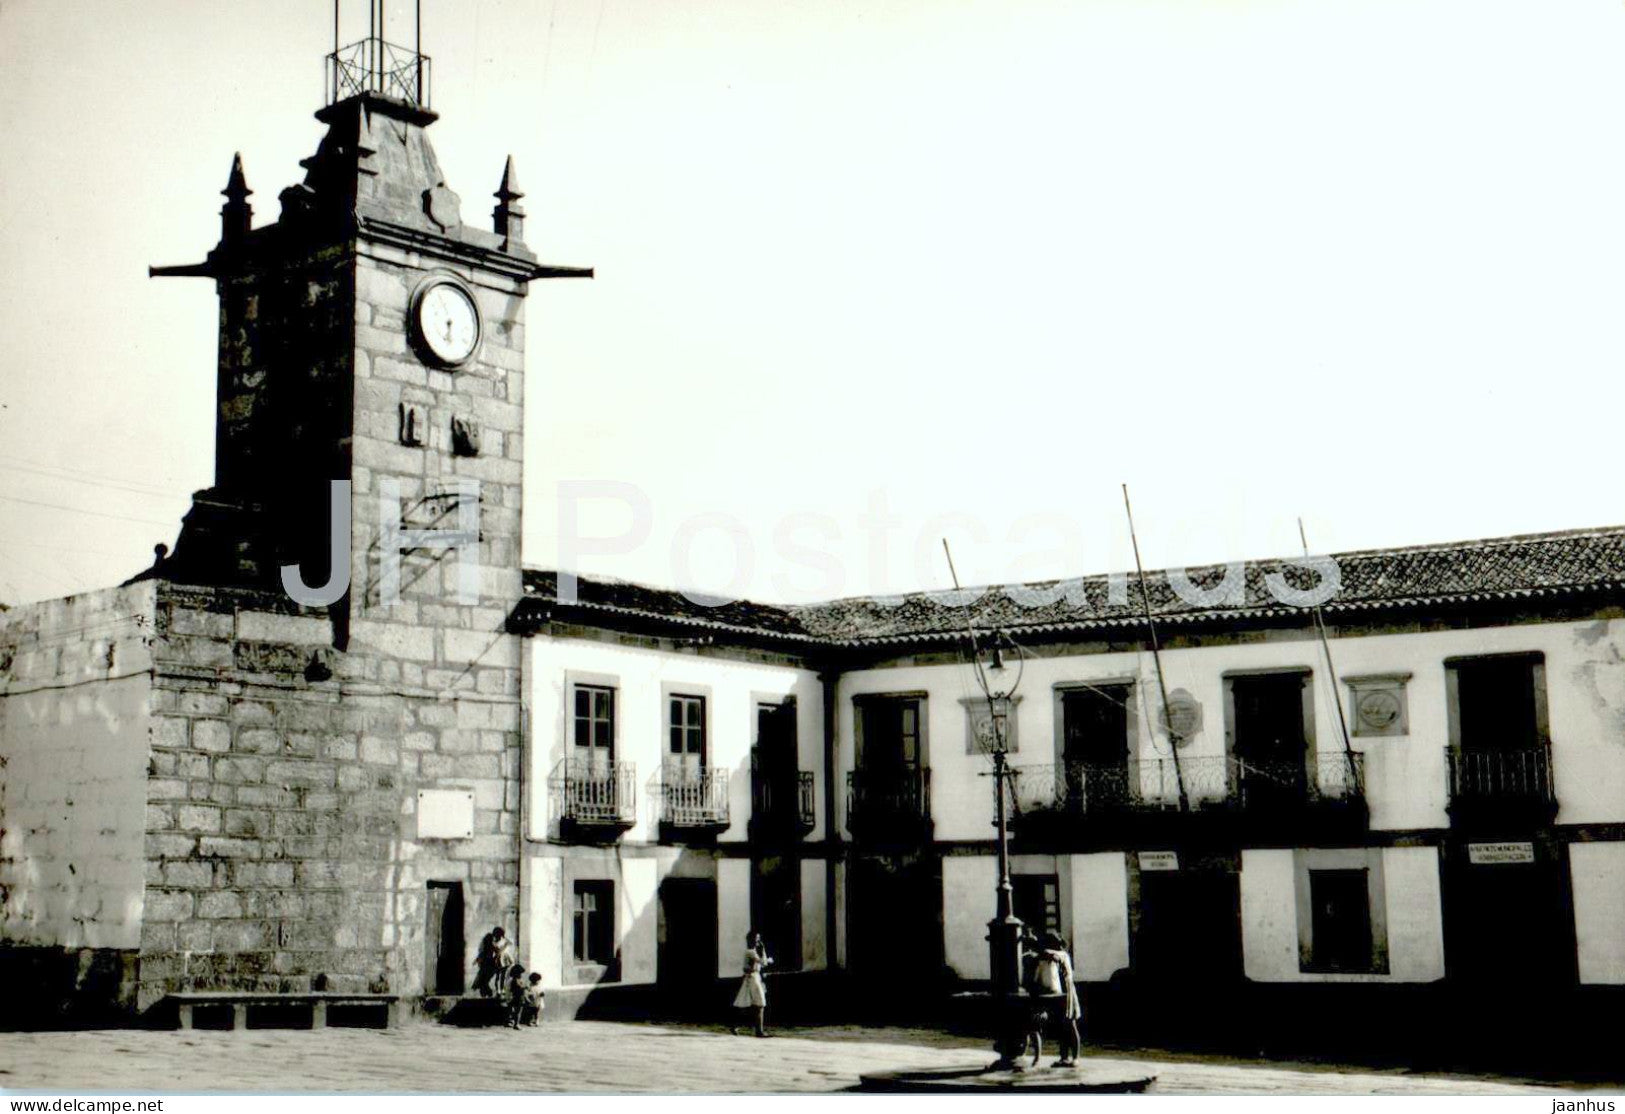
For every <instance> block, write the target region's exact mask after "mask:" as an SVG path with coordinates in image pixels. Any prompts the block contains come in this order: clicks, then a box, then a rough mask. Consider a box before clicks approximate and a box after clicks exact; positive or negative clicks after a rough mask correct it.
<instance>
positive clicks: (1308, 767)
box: [1011, 751, 1368, 846]
mask: <svg viewBox="0 0 1625 1114" xmlns="http://www.w3.org/2000/svg"><path fill="white" fill-rule="evenodd" d="M1015 772H1016V774H1017V777H1016V780H1015V788H1014V793H1013V797H1012V800H1011V805H1012V817H1013V821H1012V822H1013V825H1014V827H1015V830H1016V833H1017V835H1018V837H1019V838H1021V839H1022V840H1024V841H1033V842H1037V843H1052V844H1068V845H1071V844H1080V845H1120V846H1128V845H1134V844H1137V843H1141V844H1143V843H1148V842H1155V841H1162V840H1178V839H1184V838H1198V839H1199V838H1200V836H1199V833H1202V832H1206V833H1208V834H1209V836H1211V837H1212V838H1215V839H1223V840H1238V839H1247V840H1252V841H1259V842H1265V843H1268V842H1280V841H1283V840H1285V841H1287V842H1292V841H1294V840H1297V839H1302V838H1309V837H1312V836H1317V835H1336V834H1339V833H1341V834H1350V833H1352V832H1356V831H1363V830H1364V828H1365V826H1366V823H1367V819H1368V814H1367V810H1366V804H1365V758H1364V755H1360V754H1353V755H1350V754H1346V753H1344V752H1342V751H1334V752H1331V753H1328V754H1315V755H1310V756H1308V757H1307V758H1306V759H1305V760H1304V761H1303V762H1293V763H1279V764H1273V763H1259V762H1252V761H1246V760H1242V759H1237V758H1234V757H1221V756H1217V755H1214V756H1204V757H1193V758H1182V759H1180V760H1179V761H1178V763H1177V765H1176V763H1175V761H1174V759H1172V758H1154V759H1145V760H1137V761H1130V762H1120V763H1089V762H1066V763H1061V764H1059V765H1051V766H1022V767H1018V768H1017V769H1016V771H1015ZM1182 785H1183V788H1184V791H1185V799H1186V801H1187V803H1188V806H1189V807H1188V809H1186V810H1181V808H1180V788H1181V786H1182Z"/></svg>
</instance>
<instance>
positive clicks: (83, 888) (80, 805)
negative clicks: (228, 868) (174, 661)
mask: <svg viewBox="0 0 1625 1114" xmlns="http://www.w3.org/2000/svg"><path fill="white" fill-rule="evenodd" d="M153 599H154V591H153V586H152V585H150V584H146V585H135V586H132V587H127V588H111V589H106V590H104V591H99V592H90V593H86V594H83V595H79V596H71V597H68V598H66V599H59V600H49V601H46V602H42V603H37V604H30V605H27V606H25V607H19V608H14V609H12V610H11V611H8V612H6V613H5V614H4V615H3V616H0V979H3V980H4V983H5V985H6V987H7V993H6V995H5V1000H4V1001H3V1002H0V1015H4V1014H11V1013H13V1012H15V1014H16V1017H17V1020H18V1021H19V1022H20V1023H23V1024H30V1025H38V1024H51V1023H53V1019H62V1018H63V1017H65V1016H69V1015H75V1014H76V1015H77V1017H78V1018H79V1020H81V1021H85V1020H92V1019H93V1015H94V1011H97V1010H102V1009H106V1008H108V1007H128V1006H129V1005H130V1004H132V1003H133V997H134V974H133V973H134V960H135V954H136V948H137V946H138V945H139V943H140V937H141V909H142V900H143V874H142V871H143V864H142V851H141V842H142V830H143V810H144V807H145V804H146V780H147V744H148V732H149V730H150V726H151V717H150V696H151V688H152V675H151V667H152V661H151V655H150V653H149V649H148V641H149V639H150V638H151V636H152V630H153ZM87 1011H90V1012H87Z"/></svg>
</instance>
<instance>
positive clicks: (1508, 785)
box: [1448, 747, 1557, 805]
mask: <svg viewBox="0 0 1625 1114" xmlns="http://www.w3.org/2000/svg"><path fill="white" fill-rule="evenodd" d="M1448 757H1449V761H1450V797H1451V800H1452V802H1453V803H1456V804H1483V805H1517V804H1524V805H1552V804H1556V802H1557V793H1556V790H1555V789H1554V787H1553V784H1552V753H1551V750H1550V748H1548V747H1536V748H1533V749H1529V750H1461V749H1458V748H1452V749H1451V750H1450V751H1449V752H1448Z"/></svg>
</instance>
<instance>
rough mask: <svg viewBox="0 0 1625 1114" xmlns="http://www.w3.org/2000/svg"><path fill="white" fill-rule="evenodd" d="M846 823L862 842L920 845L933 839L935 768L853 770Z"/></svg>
mask: <svg viewBox="0 0 1625 1114" xmlns="http://www.w3.org/2000/svg"><path fill="white" fill-rule="evenodd" d="M846 826H847V830H848V831H850V832H851V833H852V838H853V839H854V840H856V841H857V842H859V843H866V844H871V845H894V846H918V845H919V844H922V843H928V842H930V839H931V771H930V770H927V769H903V770H852V771H849V772H848V773H847V775H846Z"/></svg>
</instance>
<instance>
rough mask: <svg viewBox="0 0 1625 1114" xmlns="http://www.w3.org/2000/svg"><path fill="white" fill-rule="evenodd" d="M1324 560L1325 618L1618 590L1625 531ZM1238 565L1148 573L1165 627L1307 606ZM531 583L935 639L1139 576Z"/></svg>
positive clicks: (887, 636) (1052, 614)
mask: <svg viewBox="0 0 1625 1114" xmlns="http://www.w3.org/2000/svg"><path fill="white" fill-rule="evenodd" d="M1330 560H1332V561H1334V562H1335V563H1336V568H1337V579H1338V586H1337V590H1336V592H1335V594H1333V595H1332V596H1331V598H1330V599H1329V600H1328V601H1326V602H1325V604H1324V610H1325V612H1326V614H1327V615H1328V617H1331V618H1333V619H1335V618H1336V617H1338V616H1343V617H1345V618H1346V617H1351V616H1353V615H1355V614H1358V613H1360V612H1375V611H1391V610H1414V609H1418V608H1426V607H1429V606H1447V605H1449V606H1456V605H1471V604H1475V603H1491V602H1505V601H1515V600H1518V599H1529V600H1535V599H1539V598H1556V597H1560V596H1568V595H1576V594H1583V593H1595V592H1619V591H1621V590H1622V589H1625V527H1620V526H1615V527H1606V528H1602V529H1596V530H1575V531H1568V532H1563V533H1555V534H1533V535H1526V536H1520V537H1510V538H1490V539H1486V540H1483V541H1472V542H1459V543H1452V544H1448V545H1429V546H1416V547H1412V548H1405V549H1384V550H1366V551H1360V552H1354V553H1341V554H1334V555H1332V557H1331V558H1330ZM1244 570H1245V575H1244V577H1243V586H1242V591H1241V593H1240V598H1239V600H1238V599H1236V598H1234V594H1233V593H1231V594H1230V596H1229V597H1228V598H1227V597H1226V596H1225V593H1223V592H1221V591H1219V587H1220V585H1221V584H1222V582H1223V577H1224V573H1225V568H1224V566H1206V567H1203V568H1192V569H1189V570H1186V572H1185V575H1186V576H1187V577H1188V579H1189V581H1190V583H1191V588H1188V589H1186V590H1185V591H1183V592H1180V591H1176V584H1175V582H1174V581H1172V580H1170V578H1169V574H1168V572H1167V571H1165V570H1158V571H1156V572H1147V573H1146V586H1147V595H1148V596H1149V598H1150V600H1151V613H1152V615H1153V616H1154V617H1155V618H1156V619H1157V621H1158V623H1159V625H1164V624H1166V625H1170V626H1183V625H1188V624H1204V625H1205V624H1215V623H1224V622H1227V621H1237V620H1256V619H1270V618H1277V617H1286V616H1293V615H1302V614H1304V613H1305V612H1306V610H1307V609H1306V608H1304V607H1302V606H1296V605H1294V604H1292V603H1288V602H1282V600H1281V599H1280V598H1278V596H1279V595H1281V594H1283V593H1280V591H1279V588H1280V585H1281V583H1282V582H1283V581H1284V583H1285V584H1286V585H1288V586H1290V587H1292V588H1295V589H1297V590H1299V591H1308V590H1311V589H1313V588H1315V587H1316V586H1317V585H1318V584H1319V583H1320V578H1319V576H1318V575H1316V574H1314V573H1312V572H1309V571H1308V570H1306V569H1305V568H1303V567H1301V562H1300V563H1292V562H1290V561H1289V560H1283V559H1281V558H1268V559H1265V560H1262V561H1250V562H1246V563H1245V564H1244ZM1177 576H1178V572H1177V571H1176V572H1175V577H1176V578H1177ZM1272 583H1274V584H1275V588H1274V589H1272V587H1271V584H1272ZM1114 584H1115V585H1116V591H1115V592H1113V590H1112V589H1113V585H1114ZM525 591H526V603H525V604H523V605H521V608H520V610H519V612H516V621H517V622H518V624H519V625H520V626H521V627H524V626H525V625H526V624H527V622H529V623H534V622H535V621H536V618H537V609H538V608H544V607H545V608H547V609H555V608H562V609H565V610H566V611H568V612H570V613H572V614H574V613H577V612H579V613H597V614H599V615H602V616H604V617H605V618H606V619H608V618H609V617H610V616H620V617H623V618H637V619H643V620H645V621H653V622H660V623H667V624H675V625H678V626H692V627H695V628H704V629H710V630H714V631H716V632H718V633H728V632H733V633H738V634H741V635H753V636H756V637H759V638H768V639H772V640H775V641H792V642H800V643H804V644H824V645H827V646H831V647H836V646H846V647H852V646H862V645H885V644H895V643H911V642H928V641H940V640H942V639H944V638H954V637H957V635H958V634H959V632H962V631H963V630H964V629H965V627H966V625H967V624H968V623H974V624H975V625H976V626H977V627H978V628H980V629H987V628H989V627H1003V628H1005V629H1007V630H1009V631H1011V632H1012V633H1017V634H1019V633H1020V632H1021V631H1023V630H1025V631H1027V632H1029V633H1030V634H1039V635H1050V634H1062V633H1066V632H1068V631H1078V632H1084V631H1089V630H1107V629H1111V628H1125V627H1135V626H1140V625H1143V624H1144V621H1145V618H1144V614H1145V612H1144V604H1143V602H1142V597H1141V594H1140V586H1139V581H1138V578H1137V577H1136V576H1135V575H1134V574H1133V573H1129V574H1121V573H1120V574H1116V575H1114V576H1089V577H1081V578H1078V579H1076V580H1068V581H1045V582H1039V583H1033V584H1025V585H1015V586H995V587H990V588H980V589H967V590H966V591H965V592H964V593H960V594H958V595H956V594H955V593H952V592H930V593H914V594H911V595H905V596H896V597H891V598H877V597H860V598H855V599H843V600H833V601H830V602H827V603H815V604H799V605H784V606H779V605H771V604H759V603H750V602H745V601H741V602H738V603H730V604H725V605H722V606H718V607H707V606H704V605H703V604H699V603H695V602H694V601H692V600H690V599H688V598H687V597H685V596H683V595H682V594H681V593H678V592H675V591H672V590H670V589H661V588H648V587H644V586H642V585H637V584H629V583H625V582H621V581H607V580H587V579H585V578H582V579H581V580H580V581H579V594H580V602H578V603H576V604H568V605H567V604H558V603H557V601H556V575H555V574H554V573H551V572H539V571H534V570H532V571H527V572H526V574H525ZM1203 593H1205V594H1206V598H1202V595H1201V594H1203Z"/></svg>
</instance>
